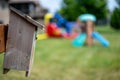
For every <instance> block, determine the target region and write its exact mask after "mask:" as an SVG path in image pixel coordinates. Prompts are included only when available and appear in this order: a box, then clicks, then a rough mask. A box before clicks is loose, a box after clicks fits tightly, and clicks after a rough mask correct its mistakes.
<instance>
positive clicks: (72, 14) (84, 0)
mask: <svg viewBox="0 0 120 80" xmlns="http://www.w3.org/2000/svg"><path fill="white" fill-rule="evenodd" d="M106 4H107V0H102V1H101V0H63V3H62V8H61V10H60V13H61V14H62V15H63V16H64V17H65V18H67V19H68V20H75V19H76V18H77V17H78V16H79V15H80V14H84V13H90V14H94V15H95V16H96V17H97V19H106V15H107V12H108V10H107V7H106Z"/></svg>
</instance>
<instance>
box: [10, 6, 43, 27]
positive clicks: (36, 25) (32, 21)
mask: <svg viewBox="0 0 120 80" xmlns="http://www.w3.org/2000/svg"><path fill="white" fill-rule="evenodd" d="M10 11H12V12H14V13H15V14H17V15H18V16H20V17H22V18H23V19H24V20H26V21H27V22H29V23H31V24H32V25H34V26H35V27H38V28H40V29H44V25H42V24H40V23H39V22H37V21H35V20H33V19H32V18H31V17H30V16H28V15H26V14H24V13H22V12H21V11H19V10H17V9H15V8H13V7H10Z"/></svg>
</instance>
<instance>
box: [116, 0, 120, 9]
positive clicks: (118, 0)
mask: <svg viewBox="0 0 120 80" xmlns="http://www.w3.org/2000/svg"><path fill="white" fill-rule="evenodd" d="M116 2H117V4H118V6H119V8H120V0H116Z"/></svg>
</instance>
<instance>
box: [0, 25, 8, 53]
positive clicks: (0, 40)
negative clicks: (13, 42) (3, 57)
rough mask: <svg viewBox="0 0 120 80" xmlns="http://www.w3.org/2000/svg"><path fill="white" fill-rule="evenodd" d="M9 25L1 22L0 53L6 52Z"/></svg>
mask: <svg viewBox="0 0 120 80" xmlns="http://www.w3.org/2000/svg"><path fill="white" fill-rule="evenodd" d="M6 38H7V25H3V24H0V53H2V52H5V46H6Z"/></svg>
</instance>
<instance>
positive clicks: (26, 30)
mask: <svg viewBox="0 0 120 80" xmlns="http://www.w3.org/2000/svg"><path fill="white" fill-rule="evenodd" d="M38 27H39V28H40V29H43V26H42V25H41V24H40V23H38V22H36V21H35V20H33V19H31V18H30V17H29V16H26V15H25V14H22V13H21V12H20V11H18V10H16V9H15V8H13V7H10V20H9V25H8V36H7V44H6V52H5V55H4V66H3V73H4V74H6V73H7V72H8V71H9V70H10V69H14V70H20V71H26V76H28V75H29V73H30V70H31V66H32V62H33V58H34V48H35V41H36V30H37V28H38Z"/></svg>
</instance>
